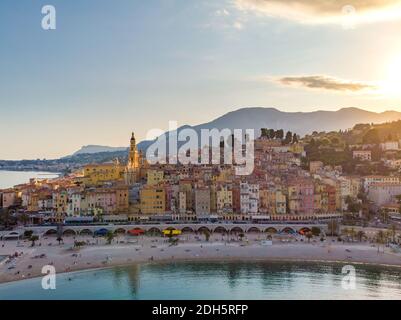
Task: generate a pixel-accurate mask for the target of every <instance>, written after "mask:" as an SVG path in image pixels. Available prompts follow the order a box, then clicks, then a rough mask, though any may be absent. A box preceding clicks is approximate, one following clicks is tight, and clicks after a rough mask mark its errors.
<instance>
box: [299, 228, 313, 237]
mask: <svg viewBox="0 0 401 320" xmlns="http://www.w3.org/2000/svg"><path fill="white" fill-rule="evenodd" d="M308 232H312V230H311V229H310V228H308V227H303V228H301V229H300V230H299V231H298V233H299V234H301V235H304V234H306V233H308Z"/></svg>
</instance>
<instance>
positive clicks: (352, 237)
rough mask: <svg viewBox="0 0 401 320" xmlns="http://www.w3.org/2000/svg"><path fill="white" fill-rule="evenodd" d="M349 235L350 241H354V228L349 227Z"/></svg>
mask: <svg viewBox="0 0 401 320" xmlns="http://www.w3.org/2000/svg"><path fill="white" fill-rule="evenodd" d="M349 235H350V236H351V240H352V242H354V237H355V229H354V228H351V230H350V231H349Z"/></svg>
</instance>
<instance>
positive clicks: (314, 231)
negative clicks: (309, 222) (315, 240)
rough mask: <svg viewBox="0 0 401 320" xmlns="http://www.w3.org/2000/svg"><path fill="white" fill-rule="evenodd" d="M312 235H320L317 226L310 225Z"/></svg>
mask: <svg viewBox="0 0 401 320" xmlns="http://www.w3.org/2000/svg"><path fill="white" fill-rule="evenodd" d="M311 232H312V235H314V236H315V237H318V236H319V235H320V229H319V228H318V227H312V231H311Z"/></svg>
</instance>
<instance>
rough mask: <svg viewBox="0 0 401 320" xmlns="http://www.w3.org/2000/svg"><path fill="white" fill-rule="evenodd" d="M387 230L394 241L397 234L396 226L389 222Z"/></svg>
mask: <svg viewBox="0 0 401 320" xmlns="http://www.w3.org/2000/svg"><path fill="white" fill-rule="evenodd" d="M389 231H390V234H391V239H392V241H393V243H395V236H396V235H397V227H396V225H395V224H394V223H393V224H391V226H390V230H389Z"/></svg>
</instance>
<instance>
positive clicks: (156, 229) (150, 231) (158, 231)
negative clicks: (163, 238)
mask: <svg viewBox="0 0 401 320" xmlns="http://www.w3.org/2000/svg"><path fill="white" fill-rule="evenodd" d="M147 232H148V233H150V234H161V233H162V232H161V230H160V229H159V228H156V227H152V228H150V229H149V230H148V231H147Z"/></svg>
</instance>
